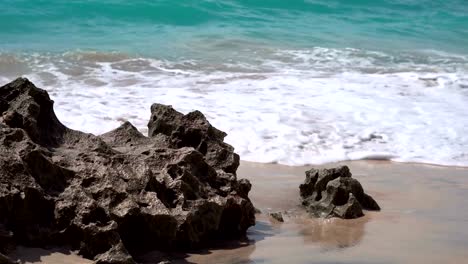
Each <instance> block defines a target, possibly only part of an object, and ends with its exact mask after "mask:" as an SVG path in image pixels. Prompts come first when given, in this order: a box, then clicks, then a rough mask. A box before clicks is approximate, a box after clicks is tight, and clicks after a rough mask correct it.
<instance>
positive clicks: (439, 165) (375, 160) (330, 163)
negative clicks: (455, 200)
mask: <svg viewBox="0 0 468 264" xmlns="http://www.w3.org/2000/svg"><path fill="white" fill-rule="evenodd" d="M240 162H241V163H246V164H266V165H280V166H285V167H293V168H296V167H298V168H301V167H324V166H325V167H326V166H333V165H336V164H345V163H355V162H370V163H373V162H377V163H378V162H382V163H390V164H409V165H420V166H429V167H442V168H459V169H468V165H467V166H459V165H444V164H437V163H426V162H415V161H409V162H406V161H394V160H391V159H356V160H342V161H335V162H327V163H323V164H304V165H287V164H282V163H278V162H257V161H248V160H241V161H240Z"/></svg>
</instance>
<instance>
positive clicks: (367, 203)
mask: <svg viewBox="0 0 468 264" xmlns="http://www.w3.org/2000/svg"><path fill="white" fill-rule="evenodd" d="M351 176H352V175H351V172H350V171H349V168H348V167H347V166H339V167H336V168H331V169H314V168H312V169H311V170H308V171H306V179H305V181H304V183H303V184H301V185H300V186H299V190H300V194H301V197H302V205H304V206H305V207H306V209H307V211H308V212H310V213H311V214H312V215H314V216H316V217H324V218H328V217H339V218H344V219H353V218H358V217H361V216H364V213H363V211H362V210H363V209H365V210H380V207H379V205H378V204H377V202H376V201H375V200H374V199H373V198H372V197H371V196H369V195H367V194H366V193H364V189H363V188H362V185H361V184H360V183H359V181H358V180H356V179H354V178H352V177H351Z"/></svg>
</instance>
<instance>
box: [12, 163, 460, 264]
mask: <svg viewBox="0 0 468 264" xmlns="http://www.w3.org/2000/svg"><path fill="white" fill-rule="evenodd" d="M346 164H347V165H349V166H350V168H351V172H352V173H353V177H355V178H357V179H358V180H359V181H360V182H361V183H362V185H363V187H364V189H365V190H366V192H367V193H369V194H370V195H372V196H373V197H374V198H375V199H376V200H377V201H378V203H379V204H380V206H381V207H382V211H381V212H365V213H366V216H365V217H362V218H360V219H356V220H340V219H312V218H309V217H308V216H307V214H306V213H305V212H304V211H303V210H302V209H301V208H300V206H299V192H298V186H299V184H300V183H301V182H302V181H303V180H304V178H305V176H304V171H305V170H307V169H308V168H309V166H308V167H288V166H282V165H274V164H257V163H250V162H242V164H241V166H240V168H239V170H238V176H239V178H248V179H250V180H251V182H252V184H253V188H252V191H251V193H250V197H251V199H252V201H253V203H254V204H255V206H256V207H257V208H258V209H260V210H261V211H262V214H259V215H257V224H256V226H255V227H252V228H251V229H249V231H248V237H247V241H246V242H244V243H236V244H234V245H232V244H231V245H225V246H221V247H218V248H216V249H215V248H213V249H210V250H205V251H203V252H195V253H192V254H188V255H187V256H185V257H183V258H180V259H178V260H175V263H288V264H293V263H304V264H305V263H323V264H331V263H425V264H426V263H444V264H449V263H468V202H467V201H468V169H466V168H455V167H439V166H429V165H421V164H401V163H391V162H386V161H356V162H348V163H346ZM334 165H336V164H329V165H327V167H328V166H334ZM276 211H281V212H283V216H284V219H285V222H284V223H278V222H276V221H274V220H272V219H270V218H269V217H268V213H269V212H276ZM16 255H17V256H19V259H20V260H21V261H22V262H23V263H50V264H62V263H83V264H84V263H90V262H89V261H86V260H83V259H81V258H79V257H77V256H76V255H74V254H72V253H70V252H67V251H62V252H52V251H45V250H39V249H26V248H20V249H19V250H18V251H17V252H16Z"/></svg>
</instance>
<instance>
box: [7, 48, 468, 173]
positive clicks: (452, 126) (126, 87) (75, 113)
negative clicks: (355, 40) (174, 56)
mask: <svg viewBox="0 0 468 264" xmlns="http://www.w3.org/2000/svg"><path fill="white" fill-rule="evenodd" d="M6 56H10V58H9V59H5V58H6ZM11 56H12V55H8V54H1V55H0V58H3V59H0V69H3V68H1V67H2V66H1V64H2V63H4V64H6V63H9V64H10V65H16V66H15V67H16V68H15V70H14V71H10V72H6V73H5V72H1V73H0V81H1V82H2V83H6V82H7V81H9V80H11V78H12V76H13V75H25V76H26V77H28V78H30V79H31V80H32V81H33V82H35V83H36V84H38V85H39V86H42V87H43V88H45V89H47V90H48V91H49V93H50V94H51V97H52V98H53V99H54V100H55V102H56V106H55V107H56V111H57V115H58V117H59V118H60V119H61V120H62V121H63V122H64V123H65V124H66V125H68V126H70V127H72V128H75V129H80V130H84V131H86V132H91V133H96V134H100V133H104V132H107V131H109V130H111V129H113V128H115V127H117V126H118V125H119V124H120V123H121V122H123V121H124V120H129V121H130V122H132V123H133V124H135V125H136V126H137V127H138V128H139V129H140V130H141V131H142V132H146V130H147V129H146V124H147V121H148V118H149V115H150V113H149V107H150V105H151V104H152V103H155V102H158V103H164V104H171V105H173V106H174V107H175V108H176V109H177V110H179V111H182V112H185V113H187V112H189V111H192V110H194V109H198V110H200V111H202V112H203V113H205V114H206V115H207V117H208V119H209V120H210V121H211V123H212V124H213V125H215V126H217V127H218V128H220V129H222V130H224V131H226V132H227V133H228V136H227V138H226V141H227V142H228V143H230V144H232V145H233V146H234V147H235V148H236V151H237V152H238V153H239V154H240V155H241V158H242V159H243V160H248V161H257V162H276V163H282V164H288V165H304V164H319V163H326V162H334V161H342V160H356V159H390V160H398V161H405V162H409V161H416V162H427V163H435V164H441V165H459V166H467V165H468V116H467V115H466V113H467V112H468V104H466V102H467V99H468V89H467V87H468V78H467V77H466V76H467V73H468V69H467V66H466V65H467V62H468V59H467V58H465V57H463V56H445V55H444V54H435V53H433V52H432V53H431V52H422V53H420V54H410V55H404V54H403V55H401V56H399V57H398V56H396V55H391V54H385V53H378V52H369V51H362V50H353V49H345V50H333V49H325V48H316V49H312V50H305V51H290V50H272V51H269V52H264V53H262V54H261V56H260V55H259V57H256V58H254V59H253V60H251V61H250V60H243V61H239V62H236V61H226V62H225V63H212V62H210V61H200V60H198V61H197V60H180V61H165V60H157V59H150V58H135V57H131V56H128V55H126V54H119V53H106V54H100V53H94V52H71V53H66V54H32V55H31V54H23V55H15V56H13V57H11Z"/></svg>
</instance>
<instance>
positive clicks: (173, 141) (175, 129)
mask: <svg viewBox="0 0 468 264" xmlns="http://www.w3.org/2000/svg"><path fill="white" fill-rule="evenodd" d="M148 129H149V131H148V135H149V136H150V137H154V136H157V135H159V134H163V135H166V136H168V137H169V142H170V145H171V146H172V147H176V148H181V147H193V148H195V149H196V150H198V151H199V152H200V153H202V154H203V155H204V156H205V160H206V162H207V163H208V164H209V165H211V166H213V167H214V168H215V169H222V170H224V171H225V172H228V173H235V171H236V170H237V167H239V155H237V154H236V153H234V149H233V147H232V146H230V145H228V144H226V143H224V142H223V140H224V137H225V136H226V133H224V132H223V131H220V130H218V129H216V128H215V127H213V126H212V125H211V124H210V123H209V122H208V121H207V120H206V118H205V116H204V115H203V114H202V113H201V112H199V111H194V112H191V113H188V114H187V115H183V114H181V113H179V112H177V111H175V110H174V109H173V108H172V107H171V106H167V105H162V104H153V105H152V106H151V118H150V121H149V123H148Z"/></svg>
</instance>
